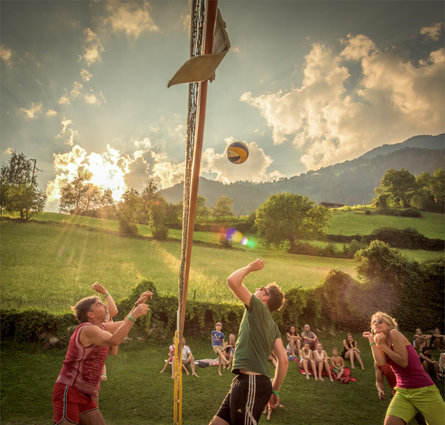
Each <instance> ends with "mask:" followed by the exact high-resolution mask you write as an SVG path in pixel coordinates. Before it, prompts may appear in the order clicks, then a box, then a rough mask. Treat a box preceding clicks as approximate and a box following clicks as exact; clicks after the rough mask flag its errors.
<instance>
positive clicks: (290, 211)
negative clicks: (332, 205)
mask: <svg viewBox="0 0 445 425" xmlns="http://www.w3.org/2000/svg"><path fill="white" fill-rule="evenodd" d="M329 216H330V212H329V210H328V209H327V208H325V207H323V206H322V205H317V206H316V207H315V206H314V202H312V201H311V200H309V198H307V197H306V196H300V195H297V194H292V193H278V194H275V195H272V196H270V197H269V198H268V199H267V200H266V202H264V203H263V204H261V205H260V206H259V208H258V210H257V213H256V220H255V224H256V226H257V228H258V232H259V234H260V235H261V236H262V237H263V238H264V240H265V242H266V245H271V244H272V245H276V246H280V245H281V244H282V243H283V242H284V241H288V242H289V244H290V250H291V251H292V250H294V249H295V247H296V242H297V240H299V239H303V238H307V237H310V236H314V235H316V234H321V233H323V232H324V231H325V229H326V227H327V225H328V220H329Z"/></svg>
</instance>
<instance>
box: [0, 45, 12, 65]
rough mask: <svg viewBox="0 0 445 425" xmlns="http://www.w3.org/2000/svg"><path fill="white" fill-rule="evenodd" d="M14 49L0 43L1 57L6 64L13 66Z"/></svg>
mask: <svg viewBox="0 0 445 425" xmlns="http://www.w3.org/2000/svg"><path fill="white" fill-rule="evenodd" d="M12 56H13V53H12V50H11V49H10V48H9V47H6V46H4V45H0V58H1V59H2V61H3V62H4V64H5V65H6V66H9V67H12Z"/></svg>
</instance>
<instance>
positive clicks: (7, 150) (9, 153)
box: [3, 147, 15, 155]
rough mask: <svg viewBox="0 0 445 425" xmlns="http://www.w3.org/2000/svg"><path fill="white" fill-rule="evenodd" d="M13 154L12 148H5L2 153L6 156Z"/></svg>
mask: <svg viewBox="0 0 445 425" xmlns="http://www.w3.org/2000/svg"><path fill="white" fill-rule="evenodd" d="M14 152H15V150H14V148H11V147H7V148H6V149H5V150H4V151H3V153H4V154H6V155H12V154H13V153H14Z"/></svg>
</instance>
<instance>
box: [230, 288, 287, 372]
mask: <svg viewBox="0 0 445 425" xmlns="http://www.w3.org/2000/svg"><path fill="white" fill-rule="evenodd" d="M238 335H239V336H238V340H237V341H236V346H235V354H234V358H233V367H232V372H233V373H238V372H239V370H240V369H246V370H249V371H251V372H256V373H261V374H262V375H265V376H269V366H268V363H267V362H268V359H269V355H270V353H271V351H272V348H273V346H274V343H275V340H276V339H277V338H280V337H281V336H280V331H279V330H278V326H277V324H276V323H275V322H274V320H273V318H272V316H271V314H270V311H269V309H268V308H267V307H266V306H265V305H264V304H263V303H262V302H261V301H260V299H259V298H257V297H256V296H255V295H252V298H251V299H250V306H249V308H246V310H245V311H244V315H243V319H242V320H241V324H240V327H239V334H238Z"/></svg>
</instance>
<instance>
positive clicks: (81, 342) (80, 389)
mask: <svg viewBox="0 0 445 425" xmlns="http://www.w3.org/2000/svg"><path fill="white" fill-rule="evenodd" d="M152 295H153V294H152V293H151V292H150V291H147V292H144V293H143V294H142V295H141V296H140V297H139V299H138V300H137V301H136V303H135V306H134V308H133V309H132V310H131V312H130V313H129V314H128V315H127V317H126V318H125V319H124V320H122V321H120V322H106V318H107V306H106V305H105V304H104V303H103V302H102V301H101V300H100V299H99V297H95V296H93V297H87V298H83V299H82V300H80V301H79V302H78V303H77V304H76V305H75V306H74V307H73V311H74V315H75V316H76V318H77V320H78V321H79V322H80V325H79V326H78V327H77V328H76V330H75V331H74V332H73V334H72V335H71V338H70V343H69V346H68V350H67V354H66V357H65V360H64V362H63V367H62V370H61V371H60V374H59V376H58V378H57V380H56V383H55V384H54V389H53V409H54V423H55V424H58V425H59V424H60V425H72V424H79V423H80V424H84V425H89V424H91V425H93V424H94V425H105V422H104V419H103V417H102V414H101V413H100V411H99V408H98V407H97V403H96V401H95V400H94V397H97V395H98V386H99V381H100V376H101V374H102V369H103V366H104V364H105V360H106V358H107V354H108V349H109V348H110V347H113V346H118V345H119V344H120V343H121V342H122V341H123V339H124V338H125V337H126V336H127V334H128V332H129V331H130V329H131V328H132V327H133V324H134V323H135V322H136V319H137V318H138V317H140V316H143V315H146V314H147V313H148V311H149V306H148V305H147V304H145V301H147V299H148V298H151V297H152ZM105 296H107V295H105Z"/></svg>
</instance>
